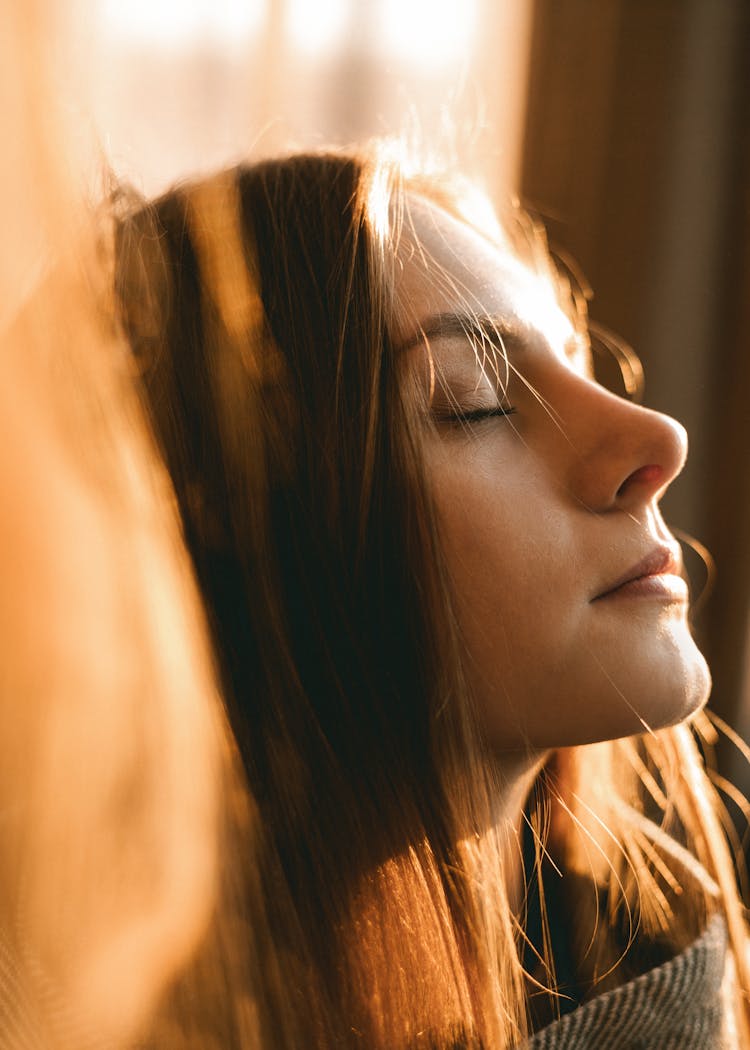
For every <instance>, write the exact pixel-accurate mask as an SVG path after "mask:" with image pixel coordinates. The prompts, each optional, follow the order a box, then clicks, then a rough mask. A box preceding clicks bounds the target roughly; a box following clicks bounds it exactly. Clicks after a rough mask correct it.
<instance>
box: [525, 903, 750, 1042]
mask: <svg viewBox="0 0 750 1050" xmlns="http://www.w3.org/2000/svg"><path fill="white" fill-rule="evenodd" d="M726 960H727V930H726V924H725V922H724V919H723V918H722V917H721V916H720V915H715V916H714V917H713V918H712V919H711V921H710V922H709V924H708V926H707V927H706V929H705V930H704V932H703V933H702V934H701V936H700V937H699V938H698V939H697V940H696V941H694V942H693V944H691V945H689V947H688V948H686V949H685V951H683V952H681V953H680V954H679V955H677V956H675V958H673V959H670V960H669V961H668V962H666V963H663V964H662V965H661V966H657V967H656V968H655V969H653V970H649V971H648V972H647V973H643V974H641V975H640V976H639V977H636V978H634V979H633V980H631V981H628V982H627V983H626V984H623V985H621V986H620V987H618V988H613V989H612V990H611V991H609V992H605V993H603V994H602V995H600V996H597V997H596V998H595V999H591V1000H590V1001H589V1002H587V1003H585V1004H584V1005H583V1006H579V1007H578V1009H576V1010H574V1011H573V1012H572V1013H569V1014H566V1015H565V1016H564V1017H562V1018H561V1019H560V1020H559V1021H555V1022H554V1023H553V1024H550V1025H548V1026H547V1027H546V1028H543V1029H542V1030H541V1031H539V1032H537V1033H536V1034H535V1035H534V1036H532V1038H531V1039H530V1040H528V1041H527V1043H526V1044H525V1050H735V1047H736V1046H737V1043H736V1039H735V1038H734V1037H733V1036H732V1033H731V1031H730V1030H729V1027H728V1017H729V1011H727V1010H725V1008H724V1000H723V996H722V982H723V979H724V971H725V969H726Z"/></svg>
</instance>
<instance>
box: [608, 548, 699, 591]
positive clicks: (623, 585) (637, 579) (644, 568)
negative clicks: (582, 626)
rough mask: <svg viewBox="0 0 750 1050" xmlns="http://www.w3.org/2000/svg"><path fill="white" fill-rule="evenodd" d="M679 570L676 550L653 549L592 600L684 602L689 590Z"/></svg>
mask: <svg viewBox="0 0 750 1050" xmlns="http://www.w3.org/2000/svg"><path fill="white" fill-rule="evenodd" d="M681 568H682V564H681V558H680V552H679V548H677V547H670V546H668V545H664V546H660V547H656V548H655V549H654V550H652V551H651V553H650V554H647V555H646V557H645V558H642V559H641V561H639V562H638V563H637V564H636V565H633V566H632V567H631V568H630V569H628V570H627V572H624V573H623V574H622V576H620V577H619V578H618V579H616V580H614V582H612V583H611V584H609V585H608V586H607V587H606V588H605V589H604V590H603V591H602V592H601V593H600V594H597V595H596V596H595V597H594V598H593V599H592V601H601V600H602V599H604V598H616V597H623V598H625V597H632V598H636V597H642V598H648V597H652V598H661V599H662V600H664V599H667V600H670V601H687V600H688V587H687V583H686V582H685V580H684V579H683V577H682V574H681Z"/></svg>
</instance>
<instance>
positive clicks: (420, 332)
mask: <svg viewBox="0 0 750 1050" xmlns="http://www.w3.org/2000/svg"><path fill="white" fill-rule="evenodd" d="M471 336H474V337H475V338H477V339H480V340H485V339H489V340H492V341H494V342H495V343H497V341H498V340H500V341H501V343H502V346H503V350H508V349H512V350H513V351H514V352H517V351H519V350H524V349H526V348H527V347H528V346H530V345H531V344H532V343H533V342H534V340H535V339H539V338H542V339H544V336H543V335H542V333H541V332H540V331H539V330H538V329H536V328H534V327H533V326H531V325H529V324H526V323H524V322H522V321H518V320H516V319H514V318H508V317H493V316H492V314H474V313H468V312H466V311H464V312H460V311H458V312H452V313H451V312H449V313H439V314H431V315H430V316H429V317H427V318H426V320H425V321H424V322H423V323H422V324H420V325H419V326H418V327H417V329H416V331H415V332H413V333H412V335H410V336H408V337H407V338H406V339H405V340H404V341H403V342H402V343H399V344H398V347H397V352H398V353H401V352H402V351H404V350H411V349H412V348H413V347H415V346H418V345H419V343H428V342H429V341H430V339H450V338H451V337H459V338H461V339H466V338H468V337H471ZM582 342H583V343H585V344H586V345H588V340H587V339H583V340H582V336H581V333H579V332H575V331H574V332H573V333H572V334H571V335H570V337H569V338H568V339H566V340H565V346H564V347H563V349H564V351H565V354H566V356H567V357H572V356H573V355H574V354H576V353H577V352H578V351H579V350H580V349H581V345H582Z"/></svg>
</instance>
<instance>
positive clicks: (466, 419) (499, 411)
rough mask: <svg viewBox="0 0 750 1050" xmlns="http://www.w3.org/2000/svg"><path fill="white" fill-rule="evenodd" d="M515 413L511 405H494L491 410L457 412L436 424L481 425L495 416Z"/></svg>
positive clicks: (478, 409) (443, 417)
mask: <svg viewBox="0 0 750 1050" xmlns="http://www.w3.org/2000/svg"><path fill="white" fill-rule="evenodd" d="M515 411H516V410H515V408H514V407H513V406H512V405H508V406H503V405H496V406H495V407H493V408H473V409H470V410H469V411H468V412H460V411H459V412H454V413H451V414H449V415H445V416H442V417H440V419H439V420H438V422H441V423H442V422H444V423H451V424H453V425H458V424H461V425H462V426H465V425H467V424H471V423H482V422H484V421H485V420H488V419H494V418H496V417H497V416H512V415H513V414H514V412H515Z"/></svg>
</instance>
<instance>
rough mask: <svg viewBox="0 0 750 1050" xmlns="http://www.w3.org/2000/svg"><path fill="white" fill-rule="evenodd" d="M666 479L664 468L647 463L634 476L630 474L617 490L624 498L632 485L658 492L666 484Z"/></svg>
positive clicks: (656, 464) (635, 471)
mask: <svg viewBox="0 0 750 1050" xmlns="http://www.w3.org/2000/svg"><path fill="white" fill-rule="evenodd" d="M665 478H666V473H665V470H664V467H661V466H659V464H658V463H647V464H646V465H645V466H643V467H639V468H638V470H634V471H633V473H632V474H628V476H627V477H626V478H625V480H624V481H623V483H622V485H620V487H619V489H618V490H617V495H618V496H622V495H623V493H624V492H625V490H626V489H628V488H630V486H631V485H645V486H648V488H651V489H653V490H656V489H658V488H659V487H660V486H661V485H662V484H663V483H664V480H665Z"/></svg>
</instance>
